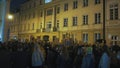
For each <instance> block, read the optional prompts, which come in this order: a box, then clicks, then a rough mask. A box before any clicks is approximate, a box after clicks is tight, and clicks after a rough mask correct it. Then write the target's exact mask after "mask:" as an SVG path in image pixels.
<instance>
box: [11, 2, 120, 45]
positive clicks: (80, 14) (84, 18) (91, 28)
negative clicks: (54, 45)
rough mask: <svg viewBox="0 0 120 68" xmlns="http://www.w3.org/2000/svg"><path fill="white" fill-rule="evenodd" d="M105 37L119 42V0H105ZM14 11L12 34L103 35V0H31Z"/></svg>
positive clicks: (50, 37)
mask: <svg viewBox="0 0 120 68" xmlns="http://www.w3.org/2000/svg"><path fill="white" fill-rule="evenodd" d="M105 8H106V10H105V16H106V17H105V34H106V35H105V38H106V41H107V43H108V44H109V43H112V44H120V30H119V29H120V27H119V26H120V15H119V13H120V10H119V9H120V1H119V0H106V2H105ZM20 9H21V10H20V12H19V13H15V16H18V17H15V18H18V19H17V20H19V21H17V20H16V22H15V20H14V22H13V24H12V26H11V29H10V31H11V32H10V37H11V38H13V36H15V37H17V38H20V39H23V40H25V39H30V37H32V36H34V37H35V38H40V39H41V40H49V41H54V40H59V41H63V39H72V40H74V41H76V42H79V41H82V42H84V43H92V44H93V43H95V42H96V40H99V39H103V23H104V22H103V16H104V15H103V11H104V10H103V0H29V1H27V2H25V3H24V4H22V5H21V8H20Z"/></svg>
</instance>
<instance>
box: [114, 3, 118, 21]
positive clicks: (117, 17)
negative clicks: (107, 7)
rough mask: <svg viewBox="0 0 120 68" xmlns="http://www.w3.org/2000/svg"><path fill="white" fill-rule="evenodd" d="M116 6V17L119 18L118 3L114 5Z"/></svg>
mask: <svg viewBox="0 0 120 68" xmlns="http://www.w3.org/2000/svg"><path fill="white" fill-rule="evenodd" d="M114 7H115V9H114V11H115V19H116V20H117V19H118V15H119V14H118V4H116V5H114Z"/></svg>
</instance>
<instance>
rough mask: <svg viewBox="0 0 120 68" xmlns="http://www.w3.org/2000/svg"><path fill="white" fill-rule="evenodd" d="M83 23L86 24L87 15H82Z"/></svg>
mask: <svg viewBox="0 0 120 68" xmlns="http://www.w3.org/2000/svg"><path fill="white" fill-rule="evenodd" d="M83 25H88V15H84V16H83Z"/></svg>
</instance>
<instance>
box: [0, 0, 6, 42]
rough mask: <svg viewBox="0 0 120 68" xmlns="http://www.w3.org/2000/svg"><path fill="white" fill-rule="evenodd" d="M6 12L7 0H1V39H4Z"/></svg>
mask: <svg viewBox="0 0 120 68" xmlns="http://www.w3.org/2000/svg"><path fill="white" fill-rule="evenodd" d="M5 13H6V0H0V41H3V37H4V25H5V15H6V14H5Z"/></svg>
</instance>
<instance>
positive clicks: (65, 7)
mask: <svg viewBox="0 0 120 68" xmlns="http://www.w3.org/2000/svg"><path fill="white" fill-rule="evenodd" d="M64 11H68V3H65V4H64Z"/></svg>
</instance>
